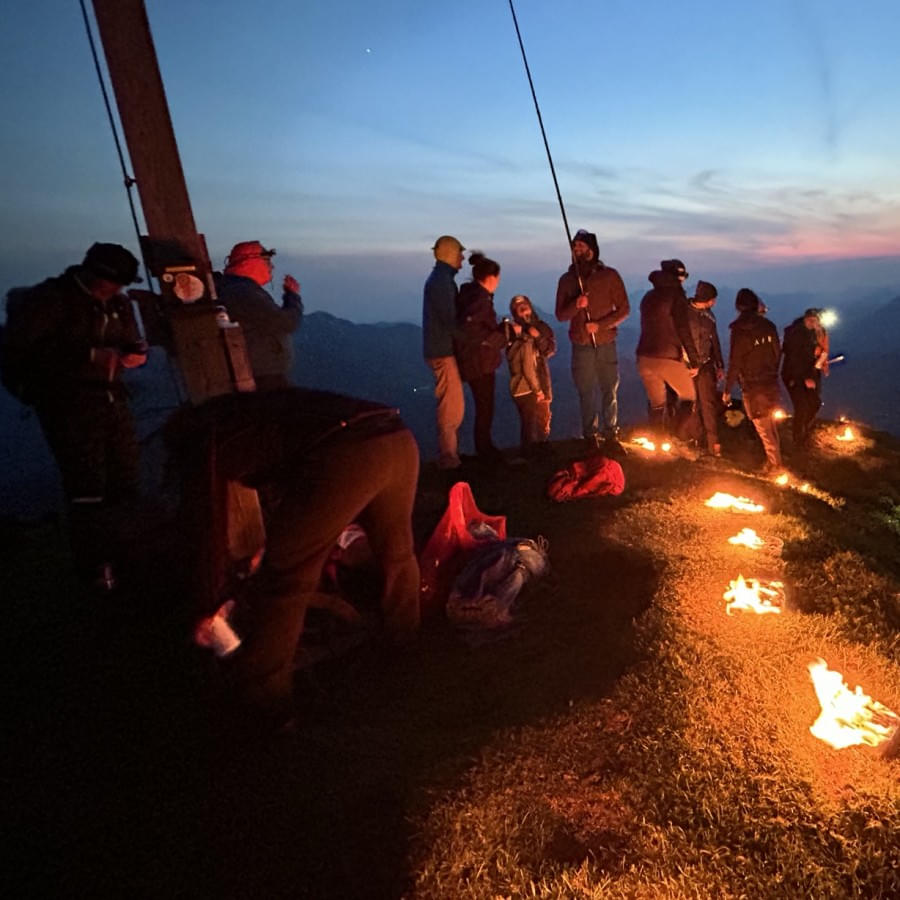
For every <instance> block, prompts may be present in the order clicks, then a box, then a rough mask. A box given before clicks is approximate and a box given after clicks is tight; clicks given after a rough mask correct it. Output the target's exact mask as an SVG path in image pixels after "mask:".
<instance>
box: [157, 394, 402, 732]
mask: <svg viewBox="0 0 900 900" xmlns="http://www.w3.org/2000/svg"><path fill="white" fill-rule="evenodd" d="M165 437H166V442H167V446H168V448H169V452H170V457H171V462H172V463H173V464H174V469H175V471H176V472H178V474H179V475H180V479H181V484H182V490H181V504H180V520H181V521H180V529H179V535H180V537H181V540H182V542H183V543H184V545H185V546H187V547H190V549H191V560H192V561H193V570H192V576H193V577H192V579H191V583H190V602H191V605H192V609H193V617H194V619H195V620H200V619H203V618H207V617H209V616H211V615H212V614H213V613H214V612H215V610H216V609H218V608H219V606H220V605H221V604H222V603H223V602H224V601H225V600H226V599H228V598H229V597H233V598H234V599H235V601H236V605H235V609H234V611H233V613H232V616H231V619H232V622H233V625H234V629H235V630H236V632H237V634H238V636H239V638H241V640H242V643H241V646H240V647H239V648H238V649H237V650H235V651H234V653H233V654H231V655H230V656H228V657H226V660H225V667H226V675H227V677H228V680H229V682H230V683H231V685H232V687H233V689H234V691H235V694H236V700H237V701H238V702H239V703H240V704H242V705H244V706H246V707H247V711H248V713H250V714H251V715H254V716H258V717H259V718H260V719H261V720H262V724H264V725H265V724H268V725H272V726H279V725H280V724H282V723H283V722H284V721H286V720H287V719H289V718H290V717H291V713H292V693H293V673H294V665H293V662H294V654H295V651H296V648H297V643H298V641H299V639H300V635H301V632H302V628H303V621H304V617H305V613H306V609H307V606H308V605H309V602H310V599H311V595H312V594H313V593H314V592H315V591H316V590H317V587H318V585H319V580H320V578H321V575H322V568H323V566H324V564H325V562H326V560H327V559H328V556H329V554H330V553H331V551H332V549H333V547H334V546H335V544H336V543H337V539H338V536H339V535H340V534H341V532H342V531H343V530H344V528H345V527H346V526H347V525H349V524H350V523H351V522H354V521H357V522H359V524H360V525H361V526H362V528H363V529H364V530H365V532H366V536H367V538H368V540H369V543H370V544H371V547H372V550H373V552H374V555H375V557H376V559H377V560H378V563H379V564H380V568H381V573H382V575H383V585H382V591H381V613H382V618H383V627H384V630H385V633H386V635H387V636H388V638H389V639H390V640H392V641H393V642H395V643H405V642H406V641H407V640H408V639H409V638H411V637H412V636H413V635H414V634H415V632H416V630H417V628H418V625H419V567H418V562H417V560H416V556H415V553H414V547H413V534H412V518H411V517H412V506H413V501H414V500H415V494H416V481H417V477H418V467H419V454H418V448H417V446H416V441H415V439H414V438H413V436H412V434H411V433H410V432H409V430H408V429H407V428H406V427H405V426H404V424H403V422H402V421H401V419H400V417H399V415H398V413H397V410H394V409H389V408H386V407H383V406H380V405H378V404H375V403H370V402H368V401H364V400H357V399H355V398H352V397H344V396H340V395H337V394H330V393H326V392H322V391H310V390H304V389H302V388H286V389H281V390H274V391H264V392H251V393H234V394H225V395H222V396H219V397H214V398H212V399H211V400H208V401H206V402H204V403H203V404H201V405H199V406H196V407H185V408H183V409H181V410H179V411H178V412H176V413H175V414H174V415H173V416H172V417H171V418H170V420H169V422H168V423H167V425H166V429H165ZM229 482H238V483H240V484H243V485H245V486H246V487H250V488H253V489H260V488H267V489H271V490H273V491H275V492H277V493H278V495H279V496H280V498H281V499H280V502H279V504H278V506H277V508H276V509H275V510H274V511H273V514H272V515H271V516H270V517H269V518H268V519H267V521H266V539H265V540H266V546H265V555H264V556H263V558H262V564H261V565H260V567H259V569H258V571H256V572H255V573H254V574H252V575H251V576H250V577H249V578H248V579H246V580H245V581H244V582H238V583H237V584H239V585H242V586H240V587H239V588H238V589H237V593H236V594H234V593H231V591H233V590H234V589H235V582H234V581H233V579H231V578H230V575H231V574H232V573H231V572H230V567H231V565H232V561H230V560H229V557H228V549H227V546H228V540H227V536H228V527H229V523H228V520H227V510H228V504H227V503H226V502H225V491H226V490H227V487H228V483H229Z"/></svg>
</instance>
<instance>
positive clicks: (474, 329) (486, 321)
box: [453, 250, 506, 462]
mask: <svg viewBox="0 0 900 900" xmlns="http://www.w3.org/2000/svg"><path fill="white" fill-rule="evenodd" d="M469 263H470V264H471V266H472V280H471V281H467V282H466V283H465V284H464V285H463V286H462V287H461V288H460V289H459V296H458V297H457V298H456V327H457V333H456V337H455V338H454V342H453V343H454V349H455V352H456V362H457V364H458V365H459V374H460V377H461V378H462V380H463V381H465V382H466V383H467V384H468V385H469V389H470V390H471V391H472V399H473V400H474V401H475V452H476V453H477V454H478V456H479V457H481V458H482V459H483V460H485V461H486V462H499V461H500V460H501V459H502V455H501V453H500V451H499V450H498V449H497V448H496V447H495V446H494V441H493V439H492V438H491V426H492V425H493V422H494V378H495V375H494V373H495V372H496V371H497V368H498V367H499V365H500V363H501V361H502V356H501V353H500V351H501V349H502V348H503V346H504V345H505V344H506V335H505V332H504V329H503V326H501V325H500V324H499V323H498V322H497V313H496V312H495V311H494V291H496V290H497V285H498V284H500V266H499V264H498V263H496V262H495V261H494V260H492V259H488V257H486V256H485V255H484V254H483V253H480V252H479V251H477V250H476V251H474V252H472V253H471V254H470V255H469Z"/></svg>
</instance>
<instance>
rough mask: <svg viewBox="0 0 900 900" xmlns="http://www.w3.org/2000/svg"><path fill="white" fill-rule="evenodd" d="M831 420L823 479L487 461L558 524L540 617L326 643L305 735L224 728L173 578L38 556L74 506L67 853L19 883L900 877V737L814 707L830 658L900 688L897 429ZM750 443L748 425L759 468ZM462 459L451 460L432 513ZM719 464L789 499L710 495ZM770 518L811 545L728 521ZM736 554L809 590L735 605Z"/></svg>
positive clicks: (49, 690) (428, 518) (165, 890)
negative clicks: (590, 491)
mask: <svg viewBox="0 0 900 900" xmlns="http://www.w3.org/2000/svg"><path fill="white" fill-rule="evenodd" d="M833 432H834V429H831V430H829V429H824V430H823V431H822V432H821V433H820V435H819V441H820V447H819V449H818V452H817V453H816V454H814V455H813V458H812V461H811V462H810V465H809V471H808V473H807V477H808V479H809V483H810V484H811V485H812V486H813V488H814V490H813V491H811V492H809V493H801V492H799V491H797V490H791V489H783V488H777V487H775V486H774V485H773V484H771V483H769V482H765V481H762V480H761V479H758V478H755V477H753V476H747V475H744V474H742V473H741V472H739V471H738V470H737V469H736V468H734V467H733V466H732V464H731V463H729V462H726V463H724V464H716V465H707V464H702V463H690V462H688V461H686V460H683V459H674V460H667V461H657V460H655V459H651V458H647V457H644V456H642V455H640V454H638V453H632V454H631V455H630V456H629V458H628V460H627V461H626V463H625V469H626V475H627V478H628V488H627V490H626V492H625V494H623V495H622V496H621V497H618V498H600V499H595V500H584V501H577V502H575V503H570V504H562V505H556V504H552V503H551V502H550V501H548V500H547V499H546V498H545V497H544V493H543V489H544V484H545V483H546V479H547V477H548V476H549V475H550V474H551V472H552V471H553V470H554V469H555V468H556V467H558V466H559V465H561V464H563V463H564V462H565V461H566V460H567V459H569V458H571V456H572V455H573V454H574V453H575V452H576V447H575V446H574V445H565V444H557V445H555V447H554V452H555V458H554V459H550V460H547V461H546V462H545V463H543V464H541V466H537V467H531V468H529V469H517V468H512V469H509V470H508V471H505V472H504V473H503V475H502V476H499V477H498V476H496V475H493V474H491V473H487V472H482V471H479V470H478V469H477V468H474V467H473V468H471V469H470V470H469V471H467V472H466V473H465V474H466V477H467V478H468V480H469V481H470V483H471V484H472V486H473V490H474V492H475V496H476V499H477V501H478V503H479V505H480V507H481V508H482V509H483V510H485V511H486V512H490V513H504V514H506V515H507V517H508V524H509V531H510V533H511V534H516V535H525V536H534V535H537V534H543V535H545V536H546V537H547V538H548V539H549V541H550V554H551V560H552V565H553V570H552V572H551V574H550V575H548V576H547V577H545V578H543V579H541V580H540V581H536V582H534V583H533V584H530V585H528V586H527V588H526V591H525V593H524V594H523V597H522V602H521V605H520V613H519V617H518V620H517V625H516V627H515V628H514V629H513V630H512V631H511V633H509V634H508V635H506V637H505V639H504V640H502V641H498V642H495V643H490V644H487V645H484V646H481V647H478V648H474V649H473V648H470V647H468V646H466V644H465V643H463V642H462V641H461V640H460V639H459V638H458V637H457V636H456V635H454V634H452V633H450V632H449V631H448V629H447V627H446V626H445V625H444V624H443V623H442V622H440V621H437V622H432V623H431V624H430V625H429V626H428V627H427V628H426V629H425V632H424V634H423V636H422V639H421V640H420V641H419V642H418V643H417V644H416V645H415V646H414V647H412V648H411V649H409V650H407V651H405V652H402V653H397V652H394V653H390V652H388V651H384V650H382V649H379V648H377V647H374V646H365V647H362V648H360V649H358V650H356V651H355V652H353V653H350V654H347V655H345V656H342V657H340V658H338V659H335V660H333V661H330V662H329V661H325V662H323V663H320V664H319V665H317V666H316V667H314V668H312V669H310V670H305V671H303V672H301V673H300V675H299V677H298V697H299V701H298V702H299V712H300V717H301V722H302V725H301V728H300V730H299V732H298V733H297V734H296V735H293V736H292V737H290V738H287V739H283V740H280V741H277V742H271V741H268V742H264V741H260V742H252V741H250V742H247V741H240V742H238V741H235V740H233V739H231V738H230V737H229V736H228V735H227V733H223V731H222V730H221V729H220V728H219V726H218V722H217V717H216V715H215V708H216V703H215V693H214V688H215V680H214V678H212V677H211V675H210V673H209V672H208V671H207V670H206V668H205V666H204V663H203V660H202V659H201V658H198V657H197V656H196V655H195V654H193V653H192V652H191V651H190V650H189V648H186V647H184V646H180V645H174V644H173V642H172V639H171V635H172V629H171V622H170V621H169V620H168V619H167V617H166V616H165V615H160V611H161V610H163V611H164V610H165V609H167V608H169V607H171V606H172V605H173V604H174V602H175V601H177V598H171V597H168V598H159V597H155V598H154V597H152V591H150V590H149V588H148V595H147V597H146V598H145V599H144V601H143V602H142V603H141V604H136V605H133V606H129V607H124V608H123V607H120V608H115V609H106V610H101V609H97V608H96V607H91V606H89V605H87V604H85V603H84V602H83V601H82V600H81V599H79V598H78V597H77V596H74V595H70V591H71V588H70V587H68V586H66V585H65V584H61V583H60V582H59V579H58V578H57V577H55V576H54V574H53V572H52V571H50V570H48V567H47V566H46V564H44V565H43V566H41V565H40V564H41V562H42V561H44V563H46V558H47V553H48V549H47V544H48V543H50V542H52V535H53V532H52V529H48V528H45V529H43V530H40V529H39V530H36V531H34V532H32V533H31V534H30V536H27V537H26V538H25V539H23V538H21V537H20V538H19V539H18V541H19V543H18V544H17V547H18V552H17V553H16V558H15V559H14V560H10V562H11V566H10V568H9V569H8V570H7V571H8V572H11V574H8V580H7V585H8V586H9V585H10V583H12V585H13V586H15V587H17V590H16V598H17V599H16V603H15V604H10V606H9V607H8V616H9V619H8V624H9V622H10V621H11V622H12V627H11V633H12V634H14V635H15V636H16V637H17V638H18V642H19V644H20V646H21V647H24V649H25V650H26V653H25V656H26V658H27V662H23V664H22V668H21V670H20V671H21V675H20V678H19V681H20V682H21V685H20V686H19V685H17V687H20V689H19V690H18V697H19V703H18V707H17V709H16V713H17V715H16V716H15V722H16V726H15V733H16V734H17V735H18V737H19V740H18V741H16V742H15V748H16V750H17V751H18V752H17V759H16V763H17V767H16V768H15V769H14V772H16V773H19V777H17V778H15V779H14V781H13V784H14V786H15V787H14V792H13V795H14V796H13V801H14V803H13V808H17V809H18V808H21V810H22V811H21V814H20V815H19V816H18V817H17V821H16V828H15V831H14V832H12V833H13V834H14V835H15V839H14V840H13V842H12V843H13V846H14V848H15V849H18V848H20V847H21V849H22V850H23V859H24V852H25V851H27V850H32V851H33V850H35V849H37V850H39V851H40V854H41V864H40V865H38V866H34V865H33V864H29V865H25V864H24V863H23V864H21V865H20V866H19V867H18V868H17V869H16V870H15V871H17V872H18V878H17V879H16V881H15V882H14V883H16V884H17V885H18V886H19V887H20V890H19V892H18V895H21V896H24V895H28V894H29V893H30V894H34V893H35V892H36V891H37V887H38V886H40V887H42V888H44V887H46V883H49V884H50V885H51V886H52V887H53V888H54V889H55V890H56V891H57V892H58V891H59V890H60V889H63V890H66V891H67V892H68V893H75V892H78V889H84V888H87V889H89V890H90V892H91V893H92V894H93V895H95V896H105V895H107V894H110V895H113V894H114V895H117V896H121V895H129V896H131V895H136V896H143V895H149V896H179V895H187V896H211V895H215V896H240V897H246V896H250V895H258V896H264V897H276V896H294V897H298V896H300V897H340V898H343V897H348V898H349V897H354V898H356V897H375V898H388V897H409V898H486V900H487V898H490V900H495V898H501V897H511V898H512V897H516V898H517V897H598V898H599V897H603V898H606V897H611V898H614V897H623V898H625V897H628V898H632V897H647V898H658V897H672V898H682V897H684V898H687V897H697V898H700V897H711V896H721V897H735V898H737V897H748V898H756V897H764V898H768V897H785V898H788V897H790V898H795V897H810V898H825V897H827V898H831V897H893V896H898V895H900V851H898V848H897V846H896V840H895V835H896V832H897V827H898V824H900V785H898V781H897V775H898V771H900V763H897V762H886V761H885V760H883V759H881V758H880V757H879V755H878V753H877V751H875V750H872V749H869V748H862V749H859V748H851V749H848V750H842V751H835V750H832V749H830V748H828V747H827V746H826V745H824V744H822V743H821V742H819V741H818V740H817V739H815V738H814V737H812V735H810V734H809V731H808V728H809V725H810V724H811V723H812V722H813V720H814V719H815V717H816V715H817V714H818V705H817V702H816V700H815V696H814V694H813V691H812V685H811V683H810V680H809V675H808V673H807V670H806V664H807V663H808V662H809V661H811V660H812V659H814V658H815V657H817V656H821V657H823V658H824V659H826V660H827V662H828V663H829V665H830V666H831V667H832V668H836V669H839V670H840V671H841V672H842V673H843V674H844V676H845V678H846V679H847V681H848V682H849V683H850V685H851V686H853V685H855V684H861V685H862V686H863V687H864V689H865V690H866V692H867V693H869V694H871V695H872V696H874V697H876V698H878V699H879V700H881V701H882V702H883V703H885V704H886V705H888V706H890V707H892V708H893V709H895V710H897V711H900V655H898V651H900V644H898V638H897V635H898V633H900V593H898V591H900V560H898V554H897V552H896V548H897V541H898V536H900V465H898V462H900V455H898V450H897V448H896V446H894V445H893V444H892V443H891V442H890V441H889V440H888V439H887V438H885V437H884V436H867V438H866V440H865V441H864V442H863V443H861V444H856V445H854V446H852V447H850V446H845V445H842V444H840V443H839V442H836V441H835V440H834V439H833ZM749 447H752V445H750V444H745V443H744V442H743V440H742V439H741V438H740V436H739V435H737V434H735V435H733V436H729V443H728V445H727V446H726V453H727V456H728V457H729V458H730V459H731V460H732V461H737V462H739V463H740V464H741V465H742V466H750V465H752V464H753V463H754V462H755V460H754V459H753V458H751V456H750V455H749V454H752V450H750V449H748V448H749ZM447 487H448V484H447V482H446V481H444V480H443V477H442V475H441V474H440V473H438V472H437V471H434V470H431V469H427V470H426V471H425V472H424V473H423V478H422V482H421V485H420V491H419V502H418V505H417V509H416V517H415V524H416V530H417V533H418V534H419V535H420V536H421V537H423V538H424V536H425V535H427V533H428V532H429V531H430V529H431V528H432V527H433V525H434V524H435V522H436V521H437V519H438V517H439V516H440V514H441V512H442V509H443V505H444V503H445V498H446V489H447ZM714 490H727V491H730V492H732V493H736V494H743V495H746V496H751V497H753V498H754V499H757V500H759V501H760V502H762V503H764V504H765V505H766V512H765V513H763V514H761V515H759V516H756V517H755V519H754V521H752V522H751V521H749V520H748V518H747V517H739V516H735V515H733V514H728V513H723V512H716V511H713V510H709V509H707V508H706V507H705V506H704V505H703V500H704V499H705V498H706V497H708V496H709V495H710V494H711V493H712V492H713V491H714ZM744 525H752V526H753V527H755V528H757V530H758V531H760V532H761V533H763V534H771V535H777V536H778V537H780V538H781V539H782V540H783V541H784V550H783V557H782V558H781V559H778V558H775V557H771V556H769V557H766V556H763V557H755V556H753V554H752V552H751V551H748V550H742V549H739V548H734V547H732V546H731V545H729V544H728V543H727V540H726V539H727V537H728V536H729V535H731V534H733V533H735V532H736V531H737V530H739V529H740V528H741V527H742V526H744ZM36 567H37V568H38V569H39V572H38V574H37V575H36V574H35V568H36ZM739 572H741V573H743V574H744V575H745V576H756V577H767V578H771V577H775V576H780V577H781V578H782V580H783V581H785V583H786V585H787V594H788V607H789V609H788V611H787V612H786V613H785V614H784V615H782V616H764V617H755V618H754V617H750V616H740V617H738V616H735V617H728V616H726V615H725V612H724V601H723V600H722V593H723V591H724V590H725V589H726V587H727V586H728V582H729V581H730V580H731V579H733V578H735V577H736V575H737V574H738V573H739ZM17 579H18V581H17ZM9 596H12V595H9ZM15 801H20V802H19V803H18V804H16V803H15Z"/></svg>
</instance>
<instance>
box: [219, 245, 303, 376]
mask: <svg viewBox="0 0 900 900" xmlns="http://www.w3.org/2000/svg"><path fill="white" fill-rule="evenodd" d="M273 256H275V251H274V250H267V249H266V248H265V247H264V246H263V245H262V244H261V243H260V242H259V241H241V242H240V243H237V244H235V245H234V247H232V248H231V253H229V254H228V258H227V259H226V261H225V272H224V274H223V275H220V276H217V278H216V293H217V294H218V298H219V303H221V304H222V306H224V307H225V309H226V311H227V312H228V317H229V318H230V319H231V321H232V322H238V323H239V324H240V326H241V329H242V330H243V334H244V342H245V343H246V345H247V357H248V359H249V360H250V368H251V369H252V370H253V379H254V381H255V382H256V389H257V390H260V391H266V390H274V389H276V388H282V387H288V386H290V384H291V378H290V373H291V368H292V367H293V362H294V354H293V339H292V335H293V334H294V332H295V331H296V330H297V329H298V328H299V327H300V322H301V320H302V318H303V300H302V298H301V297H300V285H299V283H298V282H297V279H296V278H294V277H293V276H292V275H285V276H284V280H283V282H282V293H281V306H279V305H278V304H277V303H276V302H275V300H274V298H273V297H272V295H271V294H270V293H269V292H268V291H267V290H266V289H265V287H264V285H267V284H268V283H269V282H270V281H271V280H272V272H273V268H274V267H273V264H272V257H273Z"/></svg>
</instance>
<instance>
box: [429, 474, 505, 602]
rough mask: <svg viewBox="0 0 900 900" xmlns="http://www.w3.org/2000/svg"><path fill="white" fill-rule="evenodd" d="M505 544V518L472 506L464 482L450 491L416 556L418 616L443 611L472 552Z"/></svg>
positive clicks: (469, 491)
mask: <svg viewBox="0 0 900 900" xmlns="http://www.w3.org/2000/svg"><path fill="white" fill-rule="evenodd" d="M498 540H499V541H503V540H506V516H487V515H485V514H484V513H483V512H481V510H480V509H479V508H478V507H477V506H476V504H475V498H474V497H473V496H472V488H470V487H469V484H468V482H466V481H458V482H456V484H454V485H453V487H452V488H450V495H449V497H448V499H447V509H446V510H445V512H444V515H443V516H441V520H440V522H438V523H437V526H436V527H435V529H434V531H433V532H432V534H431V537H430V538H428V543H427V544H426V545H425V549H424V550H422V553H421V555H420V556H419V569H420V570H421V577H422V580H421V586H420V594H419V597H420V600H421V608H422V615H423V616H428V615H431V614H433V613H436V612H439V611H441V610H443V608H444V605H445V604H446V602H447V596H448V595H449V593H450V588H451V587H452V585H453V580H454V579H455V578H456V576H457V575H458V574H459V572H460V571H461V570H462V569H463V567H464V566H465V565H466V563H467V562H468V560H469V557H470V555H471V553H472V551H473V550H476V549H478V548H481V547H484V545H485V544H488V543H490V542H491V541H498Z"/></svg>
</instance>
